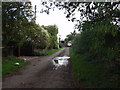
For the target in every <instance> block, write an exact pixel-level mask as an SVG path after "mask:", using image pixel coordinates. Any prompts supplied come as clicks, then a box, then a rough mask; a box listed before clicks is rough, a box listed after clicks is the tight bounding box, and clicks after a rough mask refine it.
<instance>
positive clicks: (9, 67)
mask: <svg viewBox="0 0 120 90" xmlns="http://www.w3.org/2000/svg"><path fill="white" fill-rule="evenodd" d="M15 63H19V65H18V66H17V65H15ZM26 64H28V62H25V61H24V60H23V59H19V58H17V57H14V56H8V57H5V58H3V60H2V77H4V76H6V75H8V74H11V73H12V72H15V71H18V70H19V69H20V68H22V67H23V66H25V65H26Z"/></svg>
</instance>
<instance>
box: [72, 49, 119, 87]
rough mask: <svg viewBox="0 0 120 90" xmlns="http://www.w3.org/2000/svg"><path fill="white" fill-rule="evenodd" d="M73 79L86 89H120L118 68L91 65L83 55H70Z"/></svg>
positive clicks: (101, 64)
mask: <svg viewBox="0 0 120 90" xmlns="http://www.w3.org/2000/svg"><path fill="white" fill-rule="evenodd" d="M70 56H71V62H72V69H73V78H74V80H75V81H76V82H79V83H80V85H81V86H83V87H85V88H120V85H119V84H120V76H118V74H116V73H115V72H116V71H117V68H115V67H111V68H110V67H109V68H106V66H104V65H105V64H103V63H100V62H99V63H91V62H89V61H87V60H86V57H85V56H83V55H75V54H74V53H73V51H72V50H71V53H70ZM114 71H115V72H114Z"/></svg>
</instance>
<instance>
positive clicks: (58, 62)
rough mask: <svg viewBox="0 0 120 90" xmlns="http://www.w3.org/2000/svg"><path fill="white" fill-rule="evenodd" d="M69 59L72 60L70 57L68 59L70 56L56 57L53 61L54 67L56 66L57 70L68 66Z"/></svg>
mask: <svg viewBox="0 0 120 90" xmlns="http://www.w3.org/2000/svg"><path fill="white" fill-rule="evenodd" d="M69 58H70V57H68V56H63V57H55V58H54V59H53V60H52V62H53V64H54V66H55V69H58V67H60V66H67V64H68V59H69Z"/></svg>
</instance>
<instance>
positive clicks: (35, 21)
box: [34, 5, 37, 22]
mask: <svg viewBox="0 0 120 90" xmlns="http://www.w3.org/2000/svg"><path fill="white" fill-rule="evenodd" d="M36 9H37V6H36V5H35V21H34V22H36Z"/></svg>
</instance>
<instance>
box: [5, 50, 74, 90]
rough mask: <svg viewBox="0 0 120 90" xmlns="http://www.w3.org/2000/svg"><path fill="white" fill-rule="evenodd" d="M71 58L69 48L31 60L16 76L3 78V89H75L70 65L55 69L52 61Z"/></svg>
mask: <svg viewBox="0 0 120 90" xmlns="http://www.w3.org/2000/svg"><path fill="white" fill-rule="evenodd" d="M64 55H67V56H69V48H63V49H61V50H60V51H58V52H56V53H54V54H52V55H50V56H42V57H37V58H33V59H31V60H29V62H30V64H29V65H27V66H25V67H24V68H23V69H21V70H20V71H18V72H17V73H16V74H14V75H11V76H8V77H5V78H3V88H74V84H73V80H72V77H71V70H70V64H68V65H67V66H61V67H59V68H58V69H57V70H56V69H54V65H53V64H52V60H53V58H54V57H57V56H64Z"/></svg>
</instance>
